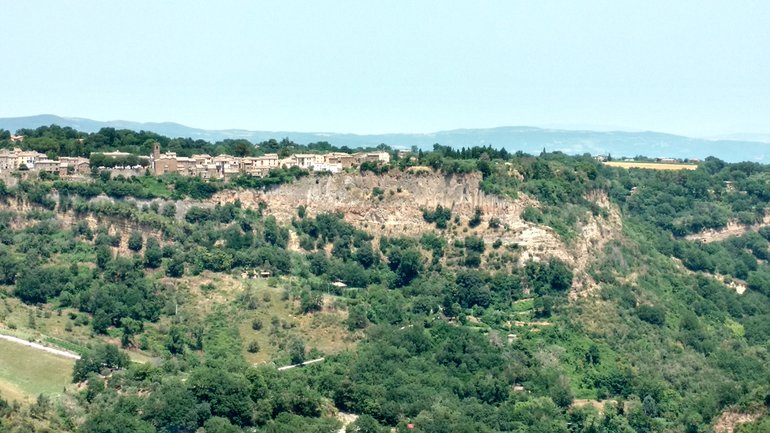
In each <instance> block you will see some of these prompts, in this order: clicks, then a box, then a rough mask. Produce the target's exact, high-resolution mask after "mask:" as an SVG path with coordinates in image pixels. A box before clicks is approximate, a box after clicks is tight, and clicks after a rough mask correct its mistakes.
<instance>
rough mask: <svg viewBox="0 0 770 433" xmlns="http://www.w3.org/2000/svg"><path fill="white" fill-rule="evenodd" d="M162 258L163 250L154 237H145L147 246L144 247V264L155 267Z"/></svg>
mask: <svg viewBox="0 0 770 433" xmlns="http://www.w3.org/2000/svg"><path fill="white" fill-rule="evenodd" d="M162 259H163V251H162V250H161V249H160V244H158V241H157V240H156V239H155V238H147V246H146V247H145V249H144V266H145V267H147V268H151V269H155V268H157V267H158V266H160V263H161V260H162Z"/></svg>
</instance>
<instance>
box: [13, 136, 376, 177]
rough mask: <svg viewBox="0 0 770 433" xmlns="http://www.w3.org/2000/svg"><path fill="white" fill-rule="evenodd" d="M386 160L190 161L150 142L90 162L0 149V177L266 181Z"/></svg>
mask: <svg viewBox="0 0 770 433" xmlns="http://www.w3.org/2000/svg"><path fill="white" fill-rule="evenodd" d="M367 162H370V163H375V164H379V163H384V164H387V163H389V162H390V154H389V153H388V152H385V151H375V152H357V153H344V152H332V153H324V154H321V153H296V154H292V155H288V156H286V157H279V155H278V154H276V153H268V154H265V155H262V156H246V157H236V156H231V155H225V154H222V155H217V156H211V155H208V154H194V155H191V156H189V157H185V156H179V155H177V154H176V153H175V152H165V153H161V151H160V144H158V143H155V145H154V146H153V152H152V155H149V156H136V155H134V154H131V153H128V152H120V151H114V152H93V153H91V157H90V158H83V157H64V156H63V157H60V158H58V159H49V158H48V157H47V156H46V155H45V154H43V153H40V152H37V151H34V150H22V149H20V148H14V149H12V150H9V149H2V150H0V175H2V176H7V175H9V174H12V173H23V172H32V173H39V172H45V173H51V174H53V173H57V174H58V175H59V176H61V177H67V176H77V175H87V174H89V173H91V171H92V169H107V168H109V169H110V170H111V171H112V172H113V174H114V175H124V176H137V175H143V174H145V172H147V171H149V173H150V174H152V175H156V176H160V175H163V174H168V173H176V174H179V175H181V176H200V177H201V178H203V179H225V180H226V179H229V178H231V177H233V176H237V175H240V174H246V175H251V176H257V177H265V176H267V175H268V174H269V172H270V171H271V170H275V169H280V168H291V167H298V168H301V169H304V170H309V171H322V172H330V173H338V172H340V171H342V170H344V169H347V168H350V167H352V166H356V165H361V164H363V163H367Z"/></svg>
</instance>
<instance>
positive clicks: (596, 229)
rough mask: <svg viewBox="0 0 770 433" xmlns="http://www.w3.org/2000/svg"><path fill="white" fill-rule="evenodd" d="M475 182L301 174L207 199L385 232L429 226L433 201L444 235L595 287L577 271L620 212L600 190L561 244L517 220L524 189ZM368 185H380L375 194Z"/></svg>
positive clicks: (285, 217)
mask: <svg viewBox="0 0 770 433" xmlns="http://www.w3.org/2000/svg"><path fill="white" fill-rule="evenodd" d="M480 183H481V175H479V174H467V175H452V176H444V175H440V174H436V173H403V172H397V173H389V174H384V175H374V174H371V173H367V174H363V175H361V174H339V175H335V176H325V177H308V178H303V179H301V180H299V181H297V182H295V183H292V184H288V185H281V186H279V187H277V188H275V189H271V190H268V191H256V190H240V191H224V192H221V193H218V194H217V195H215V196H214V197H213V198H212V200H211V202H210V203H211V204H215V203H228V202H234V201H236V200H240V202H241V204H242V206H244V207H247V208H248V207H251V208H256V207H257V206H259V203H264V204H265V205H266V206H267V212H268V213H270V214H272V215H274V216H275V217H276V218H277V219H278V220H280V221H284V222H288V221H290V220H291V218H293V217H296V215H297V207H298V206H300V205H303V206H305V207H306V209H307V213H308V214H309V215H316V214H318V213H322V212H341V213H342V214H343V215H344V216H345V219H346V220H347V221H348V222H350V223H352V224H353V225H355V226H357V227H360V228H363V229H366V230H367V231H369V232H372V233H374V234H376V235H385V236H404V235H407V236H413V235H420V234H422V233H425V232H431V231H435V230H436V229H435V226H433V225H432V224H428V223H426V222H425V220H424V219H423V216H422V209H424V208H428V209H431V210H432V209H434V208H435V207H436V206H437V205H441V206H443V207H447V208H450V209H451V210H452V214H453V215H459V216H460V220H461V227H460V228H458V229H455V230H453V231H452V232H451V233H449V232H445V233H444V235H445V236H447V237H448V238H449V239H450V240H451V239H452V238H464V237H465V236H467V235H470V234H475V235H478V236H481V237H482V238H484V240H485V242H486V243H487V245H488V246H489V245H491V244H492V243H493V242H495V241H496V240H498V239H499V240H500V241H501V242H502V243H503V245H516V246H517V247H518V248H517V250H516V251H517V252H518V260H519V262H520V263H525V262H527V261H529V260H542V259H546V258H548V257H557V258H559V259H561V260H564V261H565V262H567V263H569V264H570V265H572V266H573V267H574V268H575V271H576V272H575V276H576V278H575V284H574V287H573V289H574V290H573V294H574V295H578V294H581V293H587V292H588V291H590V289H591V288H593V287H595V284H594V282H593V281H592V280H591V279H590V277H589V276H588V275H587V274H586V273H585V269H586V268H587V266H588V265H589V264H590V262H591V258H592V257H596V256H597V255H598V254H599V253H600V252H601V249H602V248H603V247H604V245H605V243H606V242H607V241H608V240H609V239H612V238H613V237H615V236H617V235H618V233H619V229H620V226H621V219H620V214H619V212H618V211H617V209H615V208H614V207H613V206H612V205H611V204H610V202H609V200H608V198H607V196H606V195H605V194H602V193H594V194H591V195H590V196H589V197H587V198H588V199H589V200H591V201H593V202H594V203H596V204H598V205H599V206H600V207H602V208H604V209H605V210H607V211H608V212H607V213H608V215H609V216H608V217H607V218H602V217H596V216H586V218H585V222H584V223H583V224H582V225H581V226H580V227H579V228H578V236H577V237H576V239H575V240H574V241H573V242H571V243H570V245H566V244H565V243H564V242H563V241H562V240H561V238H560V237H559V236H558V235H557V234H556V233H555V232H554V231H553V230H552V229H551V228H549V227H545V226H541V225H537V224H532V223H529V222H526V221H524V220H523V219H522V218H521V213H522V211H523V210H524V209H525V208H526V207H528V206H535V207H537V206H539V203H538V202H537V200H535V199H533V198H531V197H528V196H527V195H525V194H521V195H520V196H519V198H518V199H516V200H514V199H511V198H508V197H500V196H494V195H487V194H486V193H484V192H483V191H482V190H481V188H480ZM374 191H381V194H379V193H377V194H376V193H375V192H374ZM380 196H381V198H380ZM476 208H480V209H481V210H482V213H483V221H484V222H483V223H482V224H481V225H480V226H479V227H477V228H475V229H466V227H467V221H468V220H469V219H470V218H471V217H472V215H473V214H474V212H475V210H476ZM491 218H497V219H499V220H500V223H501V227H500V228H499V229H491V228H489V227H488V222H489V220H490V219H491ZM488 249H490V248H489V247H488Z"/></svg>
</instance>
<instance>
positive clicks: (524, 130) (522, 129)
mask: <svg viewBox="0 0 770 433" xmlns="http://www.w3.org/2000/svg"><path fill="white" fill-rule="evenodd" d="M52 124H56V125H59V126H69V127H71V128H74V129H77V130H79V131H83V132H96V131H98V130H99V129H101V128H104V127H113V128H118V129H131V130H136V131H140V130H144V131H152V132H155V133H158V134H161V135H165V136H168V137H189V138H193V139H202V140H206V141H211V142H215V141H219V140H224V139H228V138H231V139H237V138H244V139H246V140H249V141H251V142H252V143H258V142H261V141H265V140H269V139H271V138H274V139H278V140H280V139H282V138H289V139H290V140H293V141H294V142H296V143H302V144H306V143H311V142H317V141H327V142H329V143H331V144H334V145H337V146H349V147H359V146H376V145H378V144H381V143H385V144H388V145H390V146H392V147H395V148H410V147H412V146H417V147H419V148H422V149H427V148H430V147H431V146H432V145H433V144H434V143H440V144H442V145H445V146H452V147H456V148H460V147H470V146H486V145H491V146H493V147H495V148H499V147H505V148H506V149H507V150H509V151H512V152H515V151H517V150H521V151H523V152H526V153H531V154H537V153H539V152H540V151H542V150H543V149H546V150H548V151H556V150H558V151H562V152H564V153H568V154H583V153H590V154H592V155H598V154H604V155H606V154H611V155H612V156H613V157H620V156H629V157H632V156H636V155H645V156H649V157H672V158H699V159H703V158H705V157H707V156H716V157H717V158H720V159H723V160H725V161H729V162H738V161H757V162H765V163H770V143H767V142H762V141H770V137H769V136H766V135H760V134H751V135H750V134H746V135H745V136H744V135H741V134H735V135H732V136H729V137H728V138H725V139H713V140H711V139H702V138H691V137H684V136H680V135H673V134H666V133H660V132H649V131H644V132H625V131H609V132H608V131H580V130H566V129H544V128H534V127H527V126H505V127H499V128H486V129H455V130H450V131H439V132H435V133H429V134H409V133H404V134H369V135H358V134H341V133H320V132H293V131H248V130H242V129H225V130H205V129H198V128H191V127H188V126H185V125H180V124H178V123H172V122H162V123H140V122H128V121H122V120H114V121H106V122H102V121H97V120H91V119H81V118H70V117H59V116H54V115H39V116H29V117H13V118H0V129H7V130H10V131H12V132H15V131H16V130H18V129H21V128H37V127H39V126H44V125H46V126H47V125H52ZM749 137H751V139H748V138H749ZM764 138H767V140H763V139H764Z"/></svg>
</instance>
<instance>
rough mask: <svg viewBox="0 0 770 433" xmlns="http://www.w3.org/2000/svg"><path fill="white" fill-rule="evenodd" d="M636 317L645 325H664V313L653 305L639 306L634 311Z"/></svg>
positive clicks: (660, 308)
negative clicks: (645, 323)
mask: <svg viewBox="0 0 770 433" xmlns="http://www.w3.org/2000/svg"><path fill="white" fill-rule="evenodd" d="M636 315H637V316H639V318H640V319H641V320H643V321H645V322H647V323H650V324H652V325H657V326H661V325H663V324H665V323H666V311H665V310H664V309H663V308H662V307H658V306H653V305H640V306H639V307H638V308H637V309H636Z"/></svg>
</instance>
